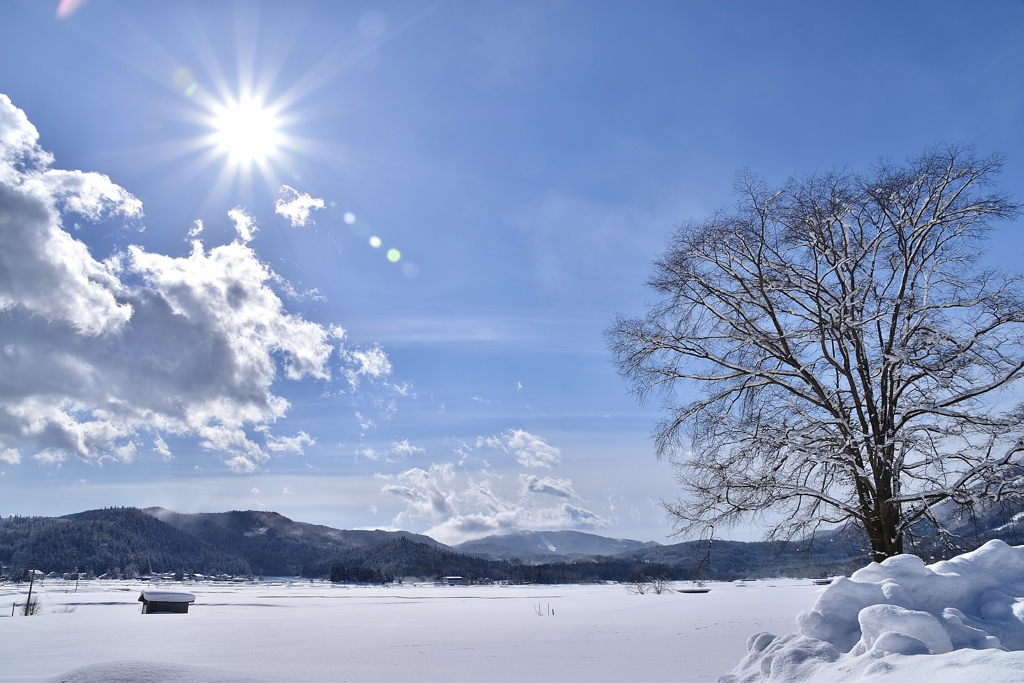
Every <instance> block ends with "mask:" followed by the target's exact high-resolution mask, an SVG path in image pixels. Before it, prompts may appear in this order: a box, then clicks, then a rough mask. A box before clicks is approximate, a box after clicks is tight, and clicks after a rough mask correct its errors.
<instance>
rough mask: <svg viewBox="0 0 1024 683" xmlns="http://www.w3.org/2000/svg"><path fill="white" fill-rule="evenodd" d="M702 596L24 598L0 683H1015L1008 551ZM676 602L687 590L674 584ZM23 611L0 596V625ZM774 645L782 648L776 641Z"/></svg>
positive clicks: (1023, 565) (414, 590)
mask: <svg viewBox="0 0 1024 683" xmlns="http://www.w3.org/2000/svg"><path fill="white" fill-rule="evenodd" d="M709 585H710V586H711V588H712V590H711V591H710V592H709V593H705V594H684V593H679V592H670V593H663V594H661V595H656V594H653V593H647V594H644V595H636V594H632V593H630V592H628V591H627V590H626V588H625V587H623V586H618V585H599V586H480V587H475V586H474V587H461V586H443V587H442V586H432V585H399V586H391V587H387V588H380V587H346V586H334V585H331V584H327V583H320V582H269V581H268V582H264V583H259V584H217V583H205V584H204V583H198V584H197V583H186V584H184V587H183V586H182V585H181V584H171V585H166V584H165V585H163V586H161V587H162V588H168V589H176V590H187V591H189V592H191V593H194V594H195V595H196V602H195V604H194V605H193V606H192V607H191V609H190V611H189V614H187V615H183V614H159V615H142V614H141V613H140V612H141V609H140V604H139V603H138V602H137V599H138V596H139V593H140V591H141V589H142V588H144V587H146V588H151V587H152V586H151V585H150V584H141V583H124V582H109V583H96V582H89V583H83V584H82V585H81V586H80V587H79V589H78V591H77V592H73V589H74V586H73V584H68V583H65V582H61V581H46V582H45V583H44V584H43V585H42V586H41V587H40V586H38V585H37V588H38V589H39V590H40V593H39V594H40V595H41V597H42V612H41V613H40V614H38V615H35V616H32V617H13V618H11V617H6V618H0V681H39V680H42V681H47V680H54V681H65V682H67V683H97V682H99V681H102V682H104V683H117V682H119V681H132V682H133V683H137V682H143V681H145V682H146V683H158V682H165V683H170V682H175V683H178V682H182V683H183V682H185V681H189V682H199V683H204V682H207V681H232V682H241V681H625V680H629V681H658V680H672V681H713V680H716V679H718V677H719V676H722V682H723V683H755V682H759V681H797V680H802V681H819V680H827V681H855V680H856V681H861V680H870V681H905V680H913V681H931V682H941V681H948V682H950V683H972V682H975V681H976V682H978V683H999V682H1001V681H1007V682H1008V681H1019V680H1021V679H1022V676H1024V674H1022V672H1024V597H1022V596H1024V547H1010V546H1007V545H1006V544H1004V543H1001V542H999V541H993V542H991V543H989V544H987V545H986V546H984V547H983V548H981V549H979V550H977V551H975V552H973V553H968V554H966V555H962V556H960V557H958V558H955V559H953V560H951V561H949V562H939V563H937V564H934V565H930V566H926V565H925V564H924V563H923V562H921V561H920V560H919V559H917V558H915V557H912V556H906V555H904V556H900V557H896V558H892V559H890V560H887V561H886V562H884V563H882V564H881V565H878V564H873V565H870V566H868V567H865V568H864V569H862V570H860V571H858V572H856V573H854V574H853V576H851V577H850V578H849V579H846V578H840V579H837V580H836V581H835V582H833V583H832V584H831V585H829V586H827V587H825V586H816V585H813V584H812V583H811V582H810V581H806V580H802V581H794V580H774V581H752V582H736V583H717V584H709ZM677 587H680V588H683V587H685V586H682V585H680V586H677ZM16 600H17V601H23V600H24V591H23V587H15V586H5V585H0V612H3V610H4V609H6V614H10V605H11V604H12V603H13V602H14V601H16ZM773 634H778V636H776V635H773Z"/></svg>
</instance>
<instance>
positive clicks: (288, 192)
mask: <svg viewBox="0 0 1024 683" xmlns="http://www.w3.org/2000/svg"><path fill="white" fill-rule="evenodd" d="M278 193H279V194H280V195H281V197H280V198H279V199H278V200H277V201H276V202H275V203H274V211H275V212H276V213H278V214H280V215H282V216H284V217H285V218H287V219H288V220H290V221H291V222H292V227H293V228H300V227H302V226H304V225H306V223H307V222H309V213H310V211H312V210H313V209H322V208H324V200H323V199H316V198H313V197H311V196H309V195H308V194H306V193H304V192H299V191H298V190H296V189H295V188H293V187H290V186H288V185H282V186H281V189H280V190H278Z"/></svg>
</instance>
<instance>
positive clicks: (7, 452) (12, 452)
mask: <svg viewBox="0 0 1024 683" xmlns="http://www.w3.org/2000/svg"><path fill="white" fill-rule="evenodd" d="M0 462H5V463H7V464H8V465H17V464H18V463H20V462H21V453H19V452H18V451H17V449H14V448H5V449H3V450H0Z"/></svg>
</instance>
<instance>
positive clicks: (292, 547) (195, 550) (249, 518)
mask: <svg viewBox="0 0 1024 683" xmlns="http://www.w3.org/2000/svg"><path fill="white" fill-rule="evenodd" d="M396 538H406V539H409V540H410V541H415V542H416V543H419V544H422V545H425V546H431V547H438V546H440V545H441V544H439V543H437V542H436V541H434V540H433V539H431V538H429V537H427V536H421V535H418V534H411V533H408V532H404V531H396V532H390V531H342V530H338V529H331V528H329V527H324V526H318V525H314V524H303V523H301V522H295V521H293V520H290V519H288V518H287V517H284V516H283V515H280V514H277V513H274V512H261V511H246V512H238V511H235V512H224V513H203V514H179V513H176V512H171V511H169V510H164V509H162V508H149V509H147V510H139V509H137V508H108V509H103V510H90V511H87V512H80V513H76V514H72V515H67V516H64V517H7V518H3V519H0V562H2V563H3V564H4V565H7V566H8V567H10V571H11V572H12V573H13V572H14V571H15V570H17V569H18V568H23V569H24V568H32V569H39V570H40V571H43V572H46V573H49V572H58V573H68V572H73V571H75V570H76V569H77V570H78V571H80V572H83V573H91V574H94V575H102V574H120V575H125V574H127V575H136V574H145V573H171V572H183V573H201V574H207V575H209V574H230V575H234V576H252V575H256V576H258V575H261V574H264V575H269V576H311V577H312V576H325V577H326V576H327V575H329V574H330V571H331V566H332V564H333V562H334V560H335V559H336V558H337V557H338V556H339V555H341V554H342V553H343V552H344V551H347V550H350V549H356V548H363V547H369V546H372V545H376V544H379V543H381V542H383V541H386V540H390V539H396Z"/></svg>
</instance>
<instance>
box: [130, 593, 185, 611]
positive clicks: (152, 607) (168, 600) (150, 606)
mask: <svg viewBox="0 0 1024 683" xmlns="http://www.w3.org/2000/svg"><path fill="white" fill-rule="evenodd" d="M195 601H196V596H194V595H192V594H191V593H186V592H184V591H151V590H144V591H142V595H140V596H139V602H141V603H142V613H143V614H160V613H168V612H169V613H173V614H188V606H189V605H190V604H192V603H193V602H195Z"/></svg>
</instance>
